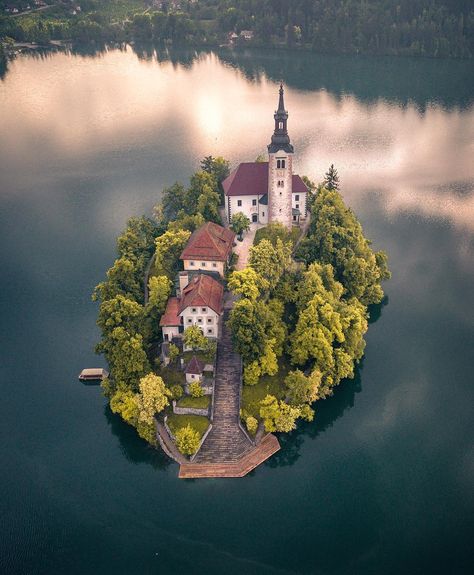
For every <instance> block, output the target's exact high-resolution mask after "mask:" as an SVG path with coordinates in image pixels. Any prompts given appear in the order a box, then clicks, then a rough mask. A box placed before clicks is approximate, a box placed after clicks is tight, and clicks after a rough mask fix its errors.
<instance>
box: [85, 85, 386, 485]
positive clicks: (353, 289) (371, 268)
mask: <svg viewBox="0 0 474 575" xmlns="http://www.w3.org/2000/svg"><path fill="white" fill-rule="evenodd" d="M287 123H288V112H287V110H286V109H285V102H284V88H283V86H282V85H280V90H279V98H278V107H277V110H276V111H275V113H274V130H273V134H272V136H271V141H270V144H269V145H268V159H267V160H266V159H265V158H263V157H259V158H257V160H256V161H255V162H245V163H241V164H239V165H238V166H237V167H236V168H235V169H234V170H233V171H232V172H230V166H229V163H228V162H227V161H226V160H225V159H223V158H221V157H218V158H214V157H212V156H207V157H205V158H204V159H203V160H202V162H201V170H199V171H198V172H196V173H195V174H194V175H193V176H192V177H191V179H190V184H189V187H185V186H184V185H182V184H180V183H175V184H174V185H172V186H171V187H169V188H167V189H165V190H163V193H162V200H161V202H160V203H159V204H158V205H157V206H155V208H154V217H153V218H148V217H145V216H142V217H140V218H132V219H130V220H129V221H128V224H127V227H126V229H125V231H124V232H123V233H122V235H120V236H119V238H118V240H117V251H118V257H117V259H116V260H115V262H114V265H113V266H112V267H111V268H110V269H109V270H108V272H107V278H106V280H105V281H103V282H101V283H100V284H99V285H98V286H97V287H96V288H95V291H94V294H93V299H95V300H99V301H100V306H99V316H98V320H97V323H98V326H99V327H100V329H101V332H102V338H101V341H100V343H99V344H98V345H97V352H98V353H102V354H104V355H105V358H106V360H107V362H108V365H109V368H110V376H109V377H105V378H104V379H103V381H102V384H101V385H102V388H103V391H104V394H105V396H106V397H107V398H108V400H109V403H110V409H111V410H112V412H114V413H116V414H118V415H119V416H120V417H121V418H122V419H123V420H124V421H125V422H126V423H128V424H129V425H132V426H133V427H135V428H136V430H137V432H138V434H139V436H140V437H142V438H143V439H144V440H145V441H147V442H148V443H149V444H150V445H151V446H154V447H157V446H158V445H160V446H161V447H162V448H163V450H164V451H165V452H166V453H167V454H168V455H169V456H170V457H172V458H173V459H175V460H176V461H177V462H178V463H179V464H180V471H179V476H180V477H182V478H196V477H241V476H243V475H246V474H247V473H248V472H249V471H251V470H252V469H254V468H255V467H256V466H258V465H259V464H260V463H262V462H263V461H265V460H266V459H268V458H269V457H271V455H272V454H274V453H275V452H276V451H277V450H278V449H279V448H280V446H279V442H278V439H277V436H276V435H274V434H275V433H285V432H290V431H291V430H293V429H295V427H296V425H297V422H298V420H306V421H312V420H313V418H314V415H315V410H316V407H315V406H316V403H317V401H320V400H323V399H325V398H326V397H328V396H330V395H332V393H333V390H334V388H335V387H336V386H337V385H339V384H340V383H341V382H342V381H343V380H345V379H350V378H353V377H354V375H355V369H356V366H357V364H358V362H360V360H361V358H362V357H363V355H364V349H365V340H364V335H365V333H366V331H367V329H368V318H369V306H373V305H376V304H380V303H381V302H382V300H383V298H384V292H383V290H382V287H381V283H382V281H384V280H386V279H388V278H389V277H390V272H389V270H388V266H387V256H386V254H385V253H384V252H382V251H377V252H375V251H373V249H372V248H371V244H370V241H369V240H367V239H366V238H365V237H364V234H363V230H362V227H361V225H360V223H359V222H358V220H357V218H356V216H355V215H354V213H353V212H352V210H351V209H350V208H348V207H347V206H346V205H345V204H344V201H343V198H342V195H341V193H340V191H339V178H338V174H337V170H336V169H335V168H334V166H333V165H331V166H330V168H329V170H328V172H327V173H326V175H325V178H324V180H323V181H322V182H321V184H319V185H315V184H314V183H313V182H312V181H311V180H309V179H308V178H307V177H304V176H303V177H300V176H298V175H296V174H294V173H293V163H294V155H295V151H294V147H293V145H292V143H291V141H290V137H289V134H288V126H287Z"/></svg>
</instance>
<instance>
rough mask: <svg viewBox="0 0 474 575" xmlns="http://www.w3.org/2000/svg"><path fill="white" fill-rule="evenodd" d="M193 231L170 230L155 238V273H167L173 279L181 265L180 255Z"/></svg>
mask: <svg viewBox="0 0 474 575" xmlns="http://www.w3.org/2000/svg"><path fill="white" fill-rule="evenodd" d="M190 235H191V232H189V231H187V230H177V231H173V230H168V231H166V232H165V233H164V234H162V235H161V236H159V237H157V238H156V240H155V246H156V250H155V262H154V270H155V275H165V276H167V277H168V278H169V279H170V280H173V279H174V277H175V275H176V273H177V271H178V267H179V256H180V255H181V252H182V251H183V249H184V246H185V245H186V243H187V241H188V240H189V237H190Z"/></svg>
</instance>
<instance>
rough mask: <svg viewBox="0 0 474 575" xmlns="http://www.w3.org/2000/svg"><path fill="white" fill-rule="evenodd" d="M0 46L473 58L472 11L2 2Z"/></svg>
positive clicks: (139, 0) (434, 1)
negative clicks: (150, 46)
mask: <svg viewBox="0 0 474 575" xmlns="http://www.w3.org/2000/svg"><path fill="white" fill-rule="evenodd" d="M0 38H3V39H4V40H5V39H7V38H11V39H13V40H14V41H16V42H36V43H39V44H47V43H49V42H50V41H52V40H54V41H68V42H73V43H80V44H84V43H88V44H91V43H92V44H95V45H99V44H111V43H112V44H123V43H128V42H135V43H143V42H156V43H161V44H166V45H179V46H183V45H188V46H219V45H229V46H232V47H239V46H264V47H273V48H292V49H305V50H312V51H314V52H319V53H343V54H349V53H351V54H395V55H417V56H430V57H455V58H472V57H473V55H474V9H473V5H472V2H470V1H469V0H450V1H448V0H318V1H317V2H313V1H308V0H245V1H244V0H200V1H199V2H193V1H191V0H163V1H157V0H63V1H61V2H59V1H57V0H6V1H0ZM0 56H1V52H0Z"/></svg>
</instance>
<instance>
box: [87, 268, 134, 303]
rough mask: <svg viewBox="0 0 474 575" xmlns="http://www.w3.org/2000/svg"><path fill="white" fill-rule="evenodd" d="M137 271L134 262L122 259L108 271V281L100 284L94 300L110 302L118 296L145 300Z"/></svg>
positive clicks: (96, 289)
mask: <svg viewBox="0 0 474 575" xmlns="http://www.w3.org/2000/svg"><path fill="white" fill-rule="evenodd" d="M137 275H138V274H137V270H136V268H135V265H134V263H133V261H132V260H130V259H128V258H126V257H121V258H119V259H117V260H115V262H114V265H113V266H112V267H111V268H110V269H109V270H108V271H107V281H105V282H101V283H99V284H98V285H97V286H96V288H95V291H94V294H93V299H94V300H96V299H101V300H108V299H112V298H113V297H114V296H115V295H116V294H122V295H124V296H126V297H128V298H131V299H133V300H135V301H140V300H141V299H143V293H142V292H143V289H142V285H141V282H140V280H139V278H138V277H137Z"/></svg>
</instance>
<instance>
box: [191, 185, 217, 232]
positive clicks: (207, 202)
mask: <svg viewBox="0 0 474 575" xmlns="http://www.w3.org/2000/svg"><path fill="white" fill-rule="evenodd" d="M219 204H220V198H219V194H218V193H217V192H216V191H214V190H213V189H212V188H211V186H207V185H204V186H203V188H202V192H201V194H200V196H199V197H198V201H197V206H196V209H197V211H198V213H200V214H202V216H203V218H204V220H206V221H208V222H215V223H216V224H219V223H221V218H220V214H219Z"/></svg>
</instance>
